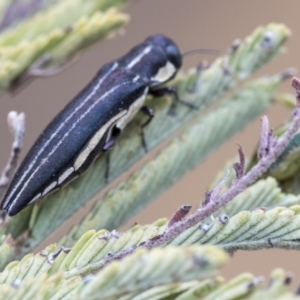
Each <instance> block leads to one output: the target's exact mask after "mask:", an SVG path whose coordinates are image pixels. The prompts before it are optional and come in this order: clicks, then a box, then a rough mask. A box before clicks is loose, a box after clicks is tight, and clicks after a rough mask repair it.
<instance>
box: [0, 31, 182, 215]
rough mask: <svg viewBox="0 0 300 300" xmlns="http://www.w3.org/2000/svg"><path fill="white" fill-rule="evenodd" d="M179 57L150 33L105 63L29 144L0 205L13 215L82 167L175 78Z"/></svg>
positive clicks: (168, 43)
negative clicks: (146, 102)
mask: <svg viewBox="0 0 300 300" xmlns="http://www.w3.org/2000/svg"><path fill="white" fill-rule="evenodd" d="M181 63H182V56H181V54H180V51H179V49H178V47H177V45H176V44H175V43H174V42H173V41H172V40H170V39H169V38H167V37H165V36H163V35H154V36H151V37H149V38H147V39H146V40H145V41H144V42H143V43H141V44H140V45H138V46H136V47H134V48H133V49H131V50H130V51H129V53H127V54H126V55H124V56H123V57H121V58H120V59H118V60H116V61H113V62H111V63H108V64H106V65H104V66H103V67H102V68H101V69H100V70H99V71H98V73H97V74H96V76H95V77H94V79H93V80H92V81H91V82H90V83H89V84H88V86H87V87H86V88H84V89H83V90H82V91H81V92H80V93H79V94H78V95H77V96H76V97H75V98H74V99H73V100H72V101H71V102H70V103H69V104H67V105H66V107H65V108H64V109H63V110H62V111H61V112H60V113H59V114H58V115H57V116H56V117H55V118H54V120H53V121H52V122H51V123H50V124H49V125H48V126H47V128H46V129H45V130H44V131H43V132H42V134H41V135H40V137H39V138H38V139H37V141H36V142H35V144H34V145H33V146H32V148H31V149H30V150H29V152H28V154H27V156H26V157H25V159H24V161H23V162H22V164H21V166H20V167H19V169H18V170H17V172H16V174H15V177H14V178H13V180H12V182H11V184H10V186H9V188H8V190H7V193H6V195H5V197H4V199H3V201H2V203H1V209H2V210H4V211H6V212H7V213H8V215H10V216H13V215H15V214H17V213H18V212H20V211H21V210H22V209H23V208H25V207H26V206H27V205H29V204H31V203H33V202H35V201H36V200H38V199H39V198H42V197H44V196H46V195H47V194H49V193H50V192H53V191H54V190H56V189H58V188H60V187H61V186H63V185H66V184H67V183H69V182H70V181H71V180H73V179H74V178H75V177H77V176H79V175H80V174H81V173H83V172H84V171H85V170H86V169H87V168H88V167H89V166H90V165H91V164H92V162H93V161H94V159H95V158H96V157H97V156H98V155H99V154H100V153H101V152H102V151H106V150H108V149H109V148H111V147H112V146H113V145H114V143H115V140H116V138H117V136H118V135H119V133H120V132H121V131H122V130H123V129H124V127H125V126H126V125H127V123H128V122H130V120H131V119H132V118H133V117H134V115H135V114H136V113H137V112H138V111H139V110H140V109H141V108H142V109H144V111H145V107H144V106H143V105H144V101H145V97H146V95H147V94H148V93H151V92H155V90H157V89H158V87H159V85H160V84H162V83H165V82H167V81H168V80H170V79H171V78H173V77H174V76H175V75H176V73H177V71H178V69H179V68H180V67H181ZM150 117H151V116H150Z"/></svg>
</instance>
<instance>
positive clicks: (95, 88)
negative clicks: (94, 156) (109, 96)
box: [3, 62, 118, 206]
mask: <svg viewBox="0 0 300 300" xmlns="http://www.w3.org/2000/svg"><path fill="white" fill-rule="evenodd" d="M117 67H118V63H117V62H116V63H114V64H113V66H112V67H111V69H110V70H108V71H107V73H106V74H105V75H104V76H103V77H102V79H101V80H99V82H98V83H97V84H96V85H95V87H94V88H93V90H92V92H91V93H90V94H89V95H88V96H87V97H86V99H85V100H84V101H83V102H82V103H81V104H80V105H78V106H77V107H76V108H75V109H74V111H73V113H71V114H70V115H69V116H68V117H67V118H66V120H65V121H64V122H63V123H62V124H61V125H60V126H59V127H58V128H57V130H56V131H55V132H54V133H53V134H52V135H51V136H50V138H49V139H48V140H47V142H46V143H45V144H44V146H43V147H42V148H41V150H40V151H39V152H38V153H37V155H36V157H35V159H33V161H32V162H31V164H30V165H29V166H28V169H27V170H26V171H25V172H24V174H23V176H22V177H21V179H20V180H19V183H18V184H17V185H16V186H15V187H14V189H13V190H12V191H11V192H10V195H8V197H7V198H6V201H5V202H4V203H3V206H5V205H6V204H7V203H8V202H9V201H10V198H11V197H12V196H13V194H14V193H15V191H16V190H17V189H18V188H19V186H20V185H21V184H22V181H23V179H24V178H25V177H26V176H27V174H28V173H29V172H30V171H31V169H32V167H33V166H34V164H35V162H36V161H37V159H38V158H39V156H40V155H41V154H42V152H43V151H44V149H45V148H46V147H47V146H48V145H49V144H50V142H51V141H52V140H53V139H54V138H55V136H56V135H57V134H58V133H59V131H60V130H61V129H62V128H63V127H64V125H65V124H66V122H68V121H69V120H70V118H72V116H73V115H74V114H75V113H76V112H77V111H78V110H79V109H80V108H81V107H82V106H83V105H84V104H85V103H86V102H87V101H88V100H89V99H90V98H91V97H92V96H94V94H95V93H96V91H97V90H98V89H99V87H100V86H101V84H102V83H103V82H104V80H105V79H106V78H107V77H108V76H109V75H110V73H111V72H113V71H114V70H115V69H116V68H117ZM102 98H103V97H101V99H102Z"/></svg>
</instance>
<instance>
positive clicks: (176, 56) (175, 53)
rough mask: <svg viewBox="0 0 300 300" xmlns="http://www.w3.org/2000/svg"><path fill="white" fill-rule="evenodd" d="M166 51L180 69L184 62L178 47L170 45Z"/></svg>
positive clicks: (170, 59) (171, 60)
mask: <svg viewBox="0 0 300 300" xmlns="http://www.w3.org/2000/svg"><path fill="white" fill-rule="evenodd" d="M166 52H167V56H168V60H169V61H170V62H171V63H172V64H173V65H174V66H175V67H176V69H179V68H180V67H181V64H182V58H181V53H180V52H179V50H178V48H177V47H176V46H174V45H169V46H168V47H167V49H166Z"/></svg>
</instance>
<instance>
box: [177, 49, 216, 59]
mask: <svg viewBox="0 0 300 300" xmlns="http://www.w3.org/2000/svg"><path fill="white" fill-rule="evenodd" d="M219 53H220V51H219V50H215V49H193V50H188V51H186V52H184V53H182V54H181V55H182V57H184V56H190V55H194V54H210V55H215V56H216V55H218V54H219Z"/></svg>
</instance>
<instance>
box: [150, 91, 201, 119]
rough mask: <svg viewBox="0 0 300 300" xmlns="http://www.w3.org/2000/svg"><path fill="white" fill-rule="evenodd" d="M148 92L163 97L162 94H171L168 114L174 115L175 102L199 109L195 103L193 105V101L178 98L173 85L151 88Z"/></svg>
mask: <svg viewBox="0 0 300 300" xmlns="http://www.w3.org/2000/svg"><path fill="white" fill-rule="evenodd" d="M150 93H151V94H152V95H153V96H156V97H163V96H171V97H172V100H173V102H172V104H171V107H170V110H169V112H168V114H169V115H171V116H174V115H176V113H175V107H176V103H181V104H183V105H185V106H187V107H189V108H191V109H199V107H198V106H197V105H195V104H194V103H191V102H189V101H185V100H182V99H180V98H179V96H178V93H177V90H176V88H175V87H173V86H168V87H163V88H159V89H156V90H151V92H150Z"/></svg>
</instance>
